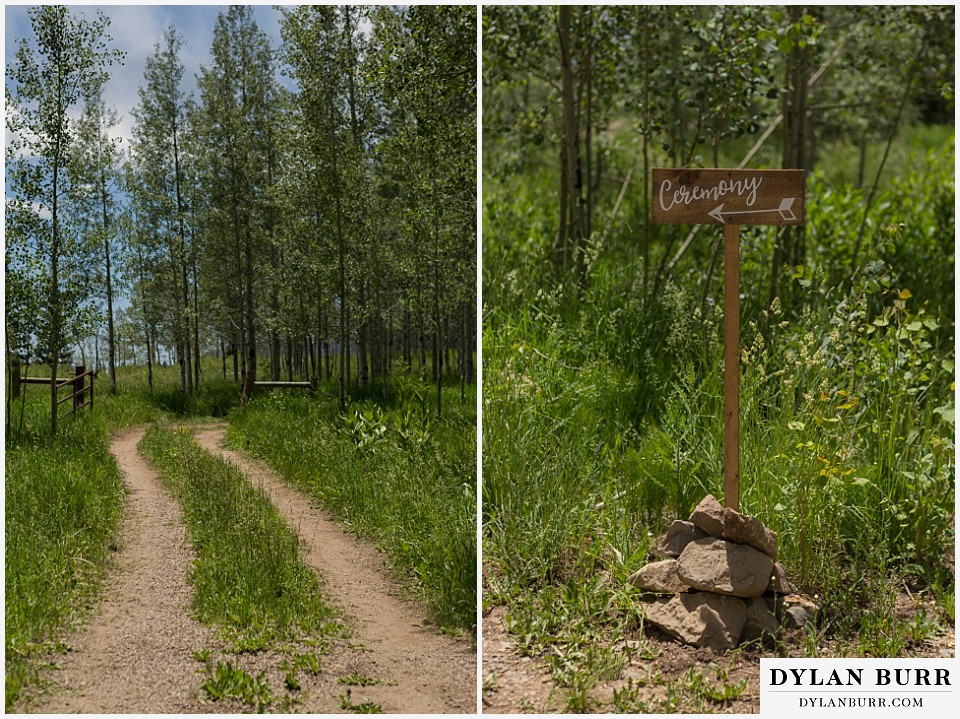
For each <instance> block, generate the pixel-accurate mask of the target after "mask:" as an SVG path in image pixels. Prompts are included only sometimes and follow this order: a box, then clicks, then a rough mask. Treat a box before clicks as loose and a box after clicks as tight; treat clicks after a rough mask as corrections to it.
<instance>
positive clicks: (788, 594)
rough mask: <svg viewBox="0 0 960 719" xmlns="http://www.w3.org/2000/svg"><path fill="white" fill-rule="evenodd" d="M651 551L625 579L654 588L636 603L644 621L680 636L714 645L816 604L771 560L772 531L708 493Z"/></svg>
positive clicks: (764, 634) (799, 618)
mask: <svg viewBox="0 0 960 719" xmlns="http://www.w3.org/2000/svg"><path fill="white" fill-rule="evenodd" d="M655 554H656V555H657V556H658V557H661V558H662V559H661V561H657V562H653V563H652V564H647V565H646V566H644V567H642V568H641V569H639V570H637V571H636V572H634V573H633V574H632V575H630V577H629V579H628V580H627V581H629V582H630V583H632V584H633V585H634V586H636V587H638V588H640V589H642V590H644V591H646V592H651V593H653V594H656V595H658V596H657V597H656V598H655V599H654V600H653V601H651V602H648V603H646V604H645V605H644V614H645V616H646V621H647V622H649V623H650V624H652V625H654V626H656V627H657V628H659V629H661V630H662V631H664V632H666V633H667V634H669V635H670V636H673V637H676V638H677V639H679V640H680V641H683V642H686V643H688V644H693V645H695V646H698V647H707V648H709V649H712V650H714V651H717V652H721V651H725V650H727V649H731V648H733V647H735V646H737V645H738V644H740V643H742V642H748V641H753V640H756V639H760V640H764V641H767V640H770V639H772V638H774V637H776V636H777V635H778V634H779V633H780V631H781V629H782V628H787V629H794V628H799V627H802V626H803V625H804V624H806V623H808V622H815V621H816V613H817V607H816V604H814V603H813V602H812V601H811V600H810V599H808V598H806V597H803V596H801V595H798V594H795V593H794V590H793V587H792V586H791V585H790V583H789V581H787V575H786V572H785V571H784V569H783V566H782V565H781V564H780V563H779V562H777V535H776V533H774V532H772V531H770V530H769V529H767V527H765V526H764V524H763V523H762V522H761V521H760V520H759V519H757V518H756V517H751V516H748V515H745V514H740V513H739V512H737V511H734V510H733V509H730V508H729V507H722V506H720V503H719V502H718V501H717V500H716V499H715V498H714V497H713V496H712V495H707V496H706V497H705V498H704V499H703V501H702V502H700V504H698V505H697V508H696V509H694V510H693V514H691V515H690V521H689V522H685V521H683V520H677V521H675V522H674V523H673V524H672V525H671V526H670V528H669V529H668V530H667V533H666V534H665V535H664V536H663V537H662V538H661V539H660V542H659V544H658V545H657V548H656V551H655ZM663 595H668V596H663Z"/></svg>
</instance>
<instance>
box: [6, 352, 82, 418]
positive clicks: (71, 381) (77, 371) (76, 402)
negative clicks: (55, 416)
mask: <svg viewBox="0 0 960 719" xmlns="http://www.w3.org/2000/svg"><path fill="white" fill-rule="evenodd" d="M96 376H97V372H96V370H88V369H87V368H86V367H84V366H83V365H77V366H76V367H75V368H74V374H73V377H70V378H68V379H64V380H58V381H57V393H58V395H59V392H60V390H61V389H62V388H63V387H72V388H73V393H72V394H68V395H67V396H66V397H62V398H61V397H58V398H57V406H58V407H59V406H60V405H62V404H63V403H64V402H69V401H70V400H73V407H72V408H71V409H69V410H68V411H66V412H65V413H64V414H63V415H62V416H64V417H66V416H68V415H71V414H73V413H74V412H76V411H77V410H80V409H83V408H84V407H89V408H90V409H93V381H94V379H95V378H96ZM87 377H89V378H90V383H89V384H87ZM50 381H51V379H50V377H21V376H20V362H19V361H18V360H13V361H12V362H11V363H10V395H11V396H12V397H14V398H19V397H21V395H22V393H23V392H24V391H25V390H26V385H28V384H45V385H47V386H48V387H49V386H50ZM88 394H89V399H87V395H88Z"/></svg>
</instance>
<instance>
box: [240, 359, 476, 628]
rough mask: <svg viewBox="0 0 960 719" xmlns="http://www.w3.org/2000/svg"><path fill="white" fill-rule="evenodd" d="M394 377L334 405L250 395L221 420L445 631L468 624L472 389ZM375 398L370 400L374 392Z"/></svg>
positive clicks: (472, 561) (277, 394)
mask: <svg viewBox="0 0 960 719" xmlns="http://www.w3.org/2000/svg"><path fill="white" fill-rule="evenodd" d="M433 392H434V389H433V388H432V387H430V386H429V385H426V384H422V383H421V382H420V380H419V379H417V378H415V377H398V378H393V379H392V380H391V381H390V383H389V384H388V388H387V393H386V398H385V399H384V395H383V392H382V388H380V387H378V388H376V389H375V390H371V395H372V397H371V398H368V399H363V400H361V401H357V402H354V403H352V404H351V405H350V408H349V410H348V412H347V414H346V415H344V416H341V415H340V414H339V413H338V411H337V403H336V398H335V394H333V388H330V387H321V388H320V391H319V393H318V395H317V396H316V397H307V396H303V395H292V394H289V393H287V392H285V391H283V390H279V391H274V392H272V393H265V394H262V395H259V394H258V395H256V396H255V397H254V398H253V399H252V400H251V401H250V402H249V403H248V404H247V405H246V406H245V407H244V408H243V409H241V410H238V411H236V412H235V413H234V414H232V415H231V423H230V430H229V433H228V438H229V440H230V441H231V442H232V443H233V444H234V445H235V446H237V447H239V448H241V449H244V450H248V451H250V452H251V453H253V454H254V455H256V456H258V457H261V458H263V459H264V460H265V461H266V462H268V463H269V464H270V465H271V466H273V467H274V468H275V469H276V470H277V471H278V472H280V473H281V474H282V475H283V476H284V477H286V478H287V479H288V480H289V481H290V482H291V483H292V484H294V485H295V486H297V487H298V488H300V489H301V490H302V491H304V492H305V493H306V494H308V495H309V496H311V497H312V498H314V499H315V500H317V501H318V502H319V503H320V504H321V505H322V506H324V507H325V508H327V509H329V510H330V511H331V512H333V513H334V515H335V516H336V517H337V518H338V520H339V521H341V522H343V523H344V524H345V525H346V526H347V527H348V528H349V529H350V530H351V531H353V532H356V533H358V534H360V535H364V536H367V537H370V538H371V539H373V540H374V541H376V542H377V543H378V544H379V545H380V546H382V547H383V548H384V549H385V550H386V552H387V554H388V556H389V558H390V560H391V562H392V564H393V565H394V566H395V567H396V569H397V572H398V574H399V575H400V576H401V577H412V578H413V583H412V584H413V587H414V589H415V590H416V592H417V593H418V594H419V595H420V597H421V598H422V599H423V600H424V601H425V602H426V604H427V607H428V609H429V610H430V613H431V616H432V617H433V618H434V619H435V621H437V622H438V623H439V624H440V625H441V626H443V627H447V628H449V629H451V630H468V631H472V629H473V628H474V627H475V625H476V557H477V555H476V479H475V477H476V402H475V399H473V398H472V395H473V392H474V390H473V388H470V390H469V393H468V396H467V398H466V400H465V401H461V400H460V398H459V388H458V387H457V388H454V387H451V388H444V390H443V402H444V416H443V418H442V419H439V420H438V419H436V416H435V414H434V411H435V410H434V407H433V404H432V401H433V397H434V396H435V395H433V394H432V393H433ZM374 397H375V398H376V399H374Z"/></svg>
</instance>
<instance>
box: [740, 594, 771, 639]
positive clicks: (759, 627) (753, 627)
mask: <svg viewBox="0 0 960 719" xmlns="http://www.w3.org/2000/svg"><path fill="white" fill-rule="evenodd" d="M744 602H745V604H746V605H747V619H746V621H745V622H744V623H743V630H742V631H741V632H740V643H741V644H742V643H743V642H752V641H754V640H757V639H759V640H761V641H762V642H763V643H764V644H767V645H769V644H771V643H772V642H773V641H774V640H775V638H776V636H777V634H779V633H780V622H778V621H777V618H776V617H775V616H773V612H771V611H770V607H768V606H767V603H766V602H765V601H764V599H763V597H752V598H750V599H746V600H744Z"/></svg>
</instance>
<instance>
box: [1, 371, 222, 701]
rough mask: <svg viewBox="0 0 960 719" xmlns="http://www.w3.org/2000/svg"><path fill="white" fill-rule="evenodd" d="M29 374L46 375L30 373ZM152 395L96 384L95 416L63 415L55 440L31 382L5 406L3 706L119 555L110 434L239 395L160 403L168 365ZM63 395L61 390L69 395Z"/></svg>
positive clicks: (82, 611) (42, 395) (138, 386)
mask: <svg viewBox="0 0 960 719" xmlns="http://www.w3.org/2000/svg"><path fill="white" fill-rule="evenodd" d="M29 374H30V376H32V377H38V376H44V375H46V376H49V371H48V370H47V368H45V367H30V368H29ZM157 382H158V393H157V394H158V397H157V398H153V397H151V396H150V395H149V393H148V392H147V387H146V382H145V374H144V373H142V372H139V371H137V370H135V369H133V368H121V370H120V376H119V379H118V386H119V393H118V394H117V395H111V394H109V392H108V391H107V390H106V387H107V384H106V382H104V381H103V376H102V375H101V378H100V379H99V380H98V381H97V385H96V395H95V402H94V409H93V411H89V410H81V411H80V412H78V413H76V414H75V415H73V416H69V417H62V418H61V420H60V422H59V433H58V435H57V438H56V439H53V440H52V439H51V438H50V436H49V432H50V405H49V402H50V395H49V389H48V388H47V387H44V386H43V385H40V386H37V385H27V386H26V387H25V394H24V399H19V398H14V399H12V400H11V402H10V415H9V417H7V418H5V419H8V420H9V422H8V423H7V424H8V430H7V432H6V448H5V449H6V453H5V458H4V465H5V482H4V493H5V502H6V516H5V524H4V528H5V562H6V573H5V577H4V587H5V605H4V617H5V626H6V636H5V648H6V692H5V704H6V706H7V707H8V708H9V707H11V706H12V705H13V703H14V702H15V701H16V700H17V697H18V696H19V695H20V692H21V690H22V689H23V686H24V684H26V683H29V682H32V681H34V680H35V679H36V677H37V670H36V666H35V662H34V661H33V660H34V658H35V657H36V656H37V655H38V653H40V652H42V651H45V650H46V649H49V648H50V647H51V646H54V645H55V644H56V642H57V641H59V639H60V638H61V637H62V635H63V632H64V631H65V630H66V629H67V628H68V627H70V626H71V625H73V624H75V623H77V622H79V621H80V620H81V619H82V618H83V617H84V616H85V615H86V614H87V612H88V611H89V609H90V608H91V607H92V606H93V605H94V604H95V602H96V600H97V597H98V592H99V589H100V587H101V585H102V579H103V577H104V575H105V572H106V570H107V568H108V567H109V561H110V555H111V552H112V551H113V550H114V549H115V545H116V533H117V530H118V525H119V520H120V516H121V511H122V506H123V502H124V490H123V484H122V482H121V479H120V473H119V470H118V468H117V466H116V462H115V461H114V458H113V455H111V454H110V451H109V436H110V434H111V433H112V432H115V431H117V430H119V429H122V428H123V427H128V426H132V425H136V424H143V423H146V422H151V421H158V420H163V419H165V418H169V417H170V413H171V412H174V411H176V410H178V409H179V410H181V411H182V412H184V413H185V412H188V411H194V412H200V413H209V412H210V411H212V410H213V409H215V408H216V407H218V406H222V407H225V406H226V405H227V404H228V402H230V401H231V398H232V402H233V403H236V402H237V401H238V400H239V393H238V392H237V391H236V390H235V388H233V387H231V386H227V385H226V383H222V384H216V383H211V384H210V385H209V386H207V387H204V388H202V389H201V392H200V393H199V396H198V398H196V399H193V400H191V403H190V405H189V406H186V404H185V406H184V407H182V408H181V407H177V406H176V403H175V401H173V400H170V401H166V402H158V401H156V400H157V399H158V398H160V399H162V398H163V397H169V396H170V394H171V393H175V392H176V390H175V382H176V378H175V374H174V368H166V370H165V371H163V372H158V373H157ZM66 393H67V391H66V390H64V391H63V396H66Z"/></svg>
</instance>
